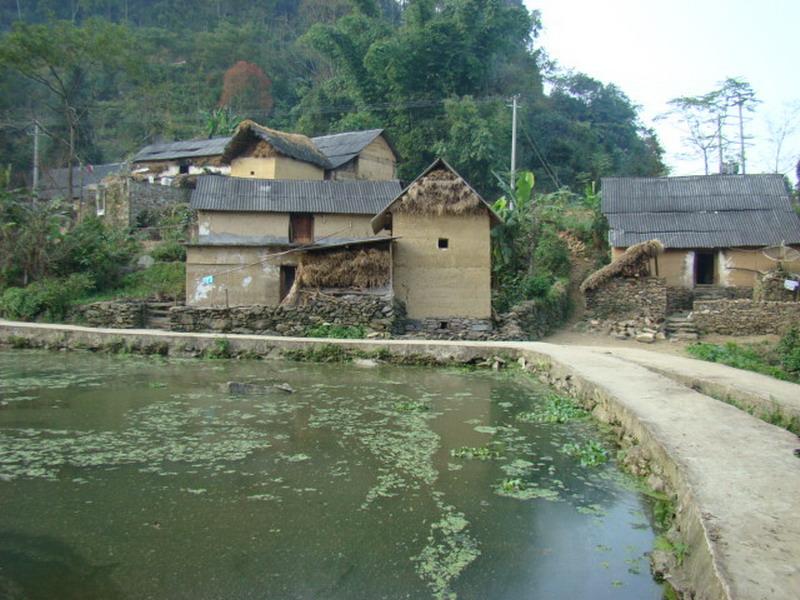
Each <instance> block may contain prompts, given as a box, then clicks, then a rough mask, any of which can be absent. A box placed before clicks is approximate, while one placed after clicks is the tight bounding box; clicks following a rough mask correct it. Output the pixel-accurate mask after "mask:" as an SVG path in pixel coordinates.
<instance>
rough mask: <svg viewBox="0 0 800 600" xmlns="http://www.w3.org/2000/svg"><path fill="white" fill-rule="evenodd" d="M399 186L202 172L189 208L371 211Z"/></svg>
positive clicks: (396, 190)
mask: <svg viewBox="0 0 800 600" xmlns="http://www.w3.org/2000/svg"><path fill="white" fill-rule="evenodd" d="M400 190H401V187H400V182H399V181H362V180H357V181H289V180H268V179H243V178H239V177H223V176H218V175H203V176H201V177H198V179H197V188H196V189H195V190H194V192H192V208H194V209H196V210H215V211H230V212H309V213H333V214H336V213H341V214H354V215H374V214H375V213H377V212H378V211H379V210H380V209H381V208H383V207H384V206H385V205H386V204H387V203H388V202H389V201H390V200H391V199H393V198H394V197H395V196H397V195H398V194H399V193H400Z"/></svg>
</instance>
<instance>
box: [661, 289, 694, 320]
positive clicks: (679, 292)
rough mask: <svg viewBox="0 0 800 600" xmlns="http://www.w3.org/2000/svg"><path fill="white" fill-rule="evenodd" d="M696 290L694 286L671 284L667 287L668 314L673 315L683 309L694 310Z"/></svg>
mask: <svg viewBox="0 0 800 600" xmlns="http://www.w3.org/2000/svg"><path fill="white" fill-rule="evenodd" d="M693 302H694V291H693V290H692V288H686V287H678V286H669V287H667V314H668V315H671V314H672V313H676V312H679V311H682V310H692V303H693Z"/></svg>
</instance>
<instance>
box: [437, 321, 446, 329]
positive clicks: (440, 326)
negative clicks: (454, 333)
mask: <svg viewBox="0 0 800 600" xmlns="http://www.w3.org/2000/svg"><path fill="white" fill-rule="evenodd" d="M439 329H447V321H439Z"/></svg>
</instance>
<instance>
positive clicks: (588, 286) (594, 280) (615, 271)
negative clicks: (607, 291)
mask: <svg viewBox="0 0 800 600" xmlns="http://www.w3.org/2000/svg"><path fill="white" fill-rule="evenodd" d="M662 252H664V246H663V244H662V243H661V242H659V241H658V240H650V241H647V242H642V243H641V244H636V245H635V246H631V247H630V248H628V249H627V250H626V251H625V252H624V253H623V254H622V256H620V257H619V258H618V259H617V260H615V261H614V262H612V263H611V264H608V265H606V266H605V267H603V268H602V269H600V270H599V271H595V272H594V273H592V274H591V275H589V277H587V278H586V280H585V281H584V282H583V283H582V284H581V291H582V292H584V293H586V292H588V291H591V290H595V289H597V288H599V287H600V286H602V285H604V284H605V283H607V282H608V281H610V280H611V279H613V278H614V277H642V276H647V275H649V274H650V259H651V258H654V257H656V256H658V255H659V254H661V253H662Z"/></svg>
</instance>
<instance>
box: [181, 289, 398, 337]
mask: <svg viewBox="0 0 800 600" xmlns="http://www.w3.org/2000/svg"><path fill="white" fill-rule="evenodd" d="M402 314H403V309H402V306H400V305H399V304H398V303H397V302H395V300H394V297H393V296H391V295H382V296H378V295H370V294H353V293H350V294H347V293H344V294H341V295H332V294H321V293H316V292H300V297H299V301H298V303H297V304H296V305H292V306H264V305H254V306H235V307H231V308H210V307H195V306H178V307H175V308H173V309H171V310H170V329H171V330H173V331H186V332H219V333H243V334H258V335H284V336H307V335H308V331H309V329H311V328H314V327H319V326H321V325H324V324H328V325H332V326H339V327H359V326H361V327H364V330H365V333H366V334H367V335H368V336H370V337H379V336H380V337H388V336H389V335H390V334H391V333H393V332H394V331H395V329H396V328H397V322H398V320H399V319H400V318H402Z"/></svg>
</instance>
